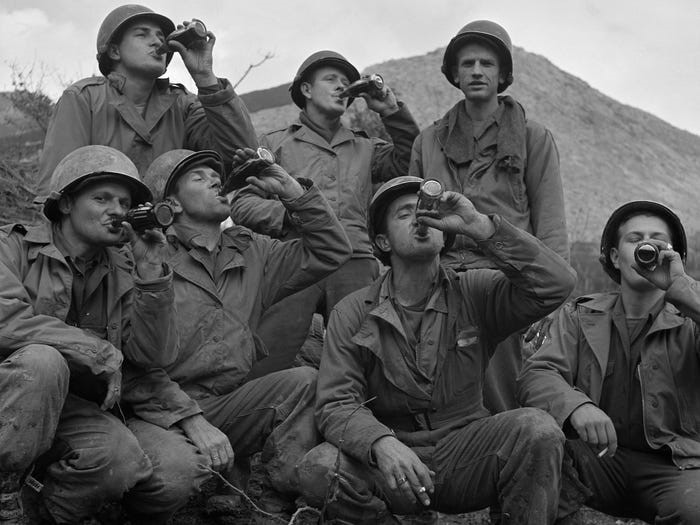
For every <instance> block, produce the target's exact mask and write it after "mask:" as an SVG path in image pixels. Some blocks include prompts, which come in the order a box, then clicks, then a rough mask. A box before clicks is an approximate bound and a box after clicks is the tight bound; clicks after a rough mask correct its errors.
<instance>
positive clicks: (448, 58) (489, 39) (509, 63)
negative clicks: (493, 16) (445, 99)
mask: <svg viewBox="0 0 700 525" xmlns="http://www.w3.org/2000/svg"><path fill="white" fill-rule="evenodd" d="M470 40H471V41H474V40H476V41H479V40H481V41H482V42H486V43H487V44H488V45H489V46H490V47H493V48H495V49H496V52H497V53H498V56H499V58H500V60H499V62H500V63H499V67H500V68H501V73H503V75H504V77H505V82H499V84H498V92H499V93H501V92H502V91H505V89H506V88H507V87H508V86H510V85H511V84H512V83H513V45H512V44H511V41H510V36H509V35H508V32H507V31H506V30H505V29H504V28H503V27H501V26H500V25H498V24H497V23H495V22H491V21H490V20H475V21H474V22H470V23H468V24H467V25H466V26H464V27H463V28H462V29H460V30H459V32H458V33H457V34H456V35H455V37H454V38H453V39H452V40H450V43H449V44H447V48H446V49H445V55H444V56H443V57H442V68H441V70H442V74H443V75H445V77H446V78H447V81H448V82H449V83H450V84H452V85H453V86H455V87H457V88H458V87H459V84H458V83H457V82H455V80H454V75H453V73H452V69H453V68H454V66H455V61H456V60H457V52H458V51H459V50H460V49H461V48H462V47H463V46H464V44H466V43H467V42H468V41H470Z"/></svg>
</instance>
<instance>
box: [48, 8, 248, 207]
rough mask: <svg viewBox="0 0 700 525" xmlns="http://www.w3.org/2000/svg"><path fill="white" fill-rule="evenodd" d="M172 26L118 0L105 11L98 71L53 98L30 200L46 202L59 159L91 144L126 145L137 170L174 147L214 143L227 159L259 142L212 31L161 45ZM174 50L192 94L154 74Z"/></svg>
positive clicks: (209, 146) (121, 147)
mask: <svg viewBox="0 0 700 525" xmlns="http://www.w3.org/2000/svg"><path fill="white" fill-rule="evenodd" d="M185 24H187V22H185ZM173 30H175V25H174V24H173V23H172V21H171V20H170V19H168V18H167V17H165V16H163V15H160V14H157V13H154V12H153V11H152V10H151V9H149V8H148V7H144V6H141V5H136V4H127V5H122V6H119V7H117V8H116V9H114V10H112V11H111V12H110V13H109V14H108V15H107V16H106V17H105V19H104V21H103V22H102V25H101V26H100V29H99V31H98V33H97V62H98V64H99V68H100V72H101V73H102V75H103V76H96V77H90V78H84V79H82V80H79V81H78V82H76V83H74V84H73V85H71V86H69V87H68V88H67V89H66V90H65V91H64V92H63V95H62V96H61V98H60V99H59V101H58V103H57V104H56V108H55V110H54V113H53V115H52V117H51V121H50V123H49V128H48V130H47V133H46V139H45V141H44V149H43V151H42V155H41V163H40V166H39V175H38V188H37V199H36V200H35V202H43V199H44V198H45V196H46V194H47V193H48V192H49V191H50V188H49V185H50V181H51V173H52V172H53V169H54V168H55V167H56V164H58V162H59V161H60V160H61V159H62V158H63V157H64V156H65V155H67V154H68V153H70V152H71V151H73V150H74V149H76V148H79V147H81V146H86V145H88V144H102V145H105V146H111V147H113V148H116V149H118V150H119V151H121V152H123V153H125V154H126V156H127V157H129V158H130V159H131V160H132V161H133V162H134V164H135V165H136V167H137V168H138V170H139V172H140V173H141V174H142V175H143V173H145V171H146V169H147V168H148V166H149V165H150V164H151V162H152V161H153V159H155V158H156V157H157V156H159V155H160V154H162V153H165V152H166V151H170V150H172V149H175V148H189V149H193V150H199V149H214V150H217V151H218V152H219V153H221V154H222V155H224V157H225V158H226V160H227V161H228V162H231V160H232V158H233V153H234V151H235V150H236V148H241V147H245V146H254V145H255V144H257V139H256V137H255V130H254V129H253V126H252V124H251V122H250V118H249V116H248V111H247V110H246V108H245V105H244V104H243V101H242V100H241V99H240V98H238V96H237V95H236V93H235V92H234V90H233V87H231V83H230V82H229V81H228V80H226V79H224V78H217V77H216V76H215V75H214V71H213V60H212V49H213V47H214V42H215V41H216V38H215V37H214V35H213V33H211V32H207V34H206V39H205V40H204V41H199V42H197V43H196V44H194V45H191V46H190V47H185V46H183V45H182V44H181V43H179V42H177V41H174V40H169V41H168V44H167V45H168V47H167V52H161V50H160V48H161V47H162V46H163V44H164V42H165V39H166V37H167V36H168V35H169V34H170V33H172V31H173ZM163 49H165V48H163ZM174 52H177V53H179V54H180V56H181V57H182V61H183V63H184V65H185V67H186V68H187V71H188V72H189V74H190V75H191V77H192V80H193V81H194V83H195V85H196V86H197V90H198V92H197V95H196V96H195V95H193V94H191V93H189V92H188V91H187V90H186V89H185V88H184V87H183V86H182V85H181V84H171V83H170V82H169V81H168V79H166V78H162V79H161V78H159V77H160V76H161V75H163V74H164V73H165V70H166V68H167V66H168V64H169V63H170V60H171V59H172V58H173V53H174Z"/></svg>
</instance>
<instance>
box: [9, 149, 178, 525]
mask: <svg viewBox="0 0 700 525" xmlns="http://www.w3.org/2000/svg"><path fill="white" fill-rule="evenodd" d="M150 196H151V192H150V191H149V190H148V188H147V187H146V186H145V185H144V184H143V183H142V182H141V181H140V180H139V175H138V172H137V171H136V167H135V166H134V164H133V163H132V162H131V161H130V160H129V159H128V158H127V157H126V156H125V155H124V154H122V153H120V152H118V151H116V150H114V149H112V148H108V147H106V146H86V147H83V148H79V149H77V150H75V151H73V152H72V153H70V154H69V155H67V156H66V158H65V159H63V160H62V161H61V162H60V163H59V164H58V166H57V167H56V170H55V171H54V177H53V182H52V192H51V195H50V197H49V199H48V200H47V201H46V202H45V204H44V214H45V215H46V217H48V218H49V220H50V221H51V222H50V223H44V224H41V225H39V226H33V227H27V228H25V227H23V226H21V225H18V224H15V225H10V226H6V227H4V228H2V229H0V523H3V524H21V523H26V521H24V520H25V519H26V518H27V517H26V516H24V513H23V510H22V502H21V500H20V488H21V484H22V483H23V481H24V479H25V477H26V476H27V475H28V474H29V473H30V471H31V470H32V466H33V465H35V466H36V468H35V469H34V471H33V472H32V475H33V477H36V478H39V479H40V480H41V481H42V482H43V488H41V485H40V484H38V483H36V482H34V483H33V488H35V489H40V494H39V496H40V497H41V504H42V506H45V509H46V510H47V511H48V513H49V514H50V516H51V518H52V519H53V520H54V521H55V522H57V523H78V522H80V521H81V520H82V519H85V518H89V517H90V516H91V515H93V514H94V513H96V512H97V511H98V510H99V509H100V507H102V506H103V505H104V504H105V503H107V502H109V501H117V500H119V499H121V498H122V495H123V494H124V493H125V492H126V491H128V490H129V489H132V488H133V487H135V486H136V485H137V484H139V487H140V486H141V485H143V484H144V483H147V481H148V479H149V478H150V475H151V463H150V461H149V459H148V458H147V457H146V455H145V454H144V453H143V451H142V449H141V448H140V447H139V445H138V443H137V441H136V438H135V437H134V436H133V435H132V433H131V432H130V431H129V430H128V429H127V427H126V426H125V425H124V424H123V422H122V421H120V419H119V418H118V417H115V416H114V415H113V414H112V413H110V411H109V409H110V408H112V407H113V406H114V405H115V403H118V400H119V397H120V392H121V380H122V374H121V364H122V359H123V358H125V359H126V360H128V361H131V362H133V363H135V364H138V365H140V366H143V367H151V366H166V365H167V364H169V363H171V362H172V361H173V360H174V358H175V357H176V353H175V352H176V350H177V341H176V340H175V329H174V316H173V312H172V309H173V294H172V284H171V283H172V274H171V273H170V272H169V271H168V272H167V274H166V273H165V271H164V269H165V268H166V267H165V266H164V265H163V263H162V259H163V258H162V252H163V248H164V245H165V238H164V237H163V235H162V234H161V233H156V232H154V231H149V232H147V233H145V234H143V235H137V234H135V233H134V231H133V229H131V228H130V227H129V226H128V224H127V225H125V226H122V225H121V224H120V221H119V218H120V217H122V216H123V215H124V214H125V213H126V211H127V210H128V209H129V208H130V207H132V206H134V205H137V204H141V203H143V202H145V201H147V200H150ZM125 230H126V233H127V234H128V238H129V240H130V243H131V250H129V249H127V248H120V247H119V245H120V244H121V243H123V240H124V238H123V235H124V232H125ZM122 352H123V357H122ZM115 414H118V415H121V410H117V411H115ZM122 417H123V416H122ZM37 471H40V472H37ZM31 479H32V478H30V480H31ZM139 487H136V488H134V489H133V493H134V494H136V493H138V491H139V490H140V488H139ZM28 490H30V489H28V488H25V489H24V490H23V494H22V495H23V497H24V496H27V491H28ZM129 497H130V496H127V500H128V499H129ZM145 499H146V500H148V496H146V498H145ZM34 500H36V498H34ZM27 510H32V509H27ZM33 510H36V509H33Z"/></svg>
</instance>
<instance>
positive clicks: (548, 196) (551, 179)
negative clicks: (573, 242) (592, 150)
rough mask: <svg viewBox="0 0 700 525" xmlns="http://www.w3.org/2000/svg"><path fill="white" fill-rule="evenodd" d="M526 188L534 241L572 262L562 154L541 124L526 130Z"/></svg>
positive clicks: (529, 126)
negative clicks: (562, 172) (560, 171)
mask: <svg viewBox="0 0 700 525" xmlns="http://www.w3.org/2000/svg"><path fill="white" fill-rule="evenodd" d="M527 156H528V158H527V167H526V168H525V187H526V189H527V198H528V202H529V203H530V222H531V224H532V231H533V232H534V234H535V237H537V238H538V239H540V240H541V241H542V242H544V243H545V244H546V245H547V246H549V247H550V248H551V249H552V250H554V251H555V252H556V253H558V254H559V255H560V256H561V257H562V258H563V259H564V260H565V261H568V260H569V240H568V236H567V235H568V234H567V231H566V212H565V205H564V190H563V187H562V181H561V175H560V173H559V152H558V151H557V146H556V143H555V142H554V137H553V136H552V134H551V133H550V131H549V130H548V129H545V128H544V127H542V126H540V125H539V124H532V125H528V128H527Z"/></svg>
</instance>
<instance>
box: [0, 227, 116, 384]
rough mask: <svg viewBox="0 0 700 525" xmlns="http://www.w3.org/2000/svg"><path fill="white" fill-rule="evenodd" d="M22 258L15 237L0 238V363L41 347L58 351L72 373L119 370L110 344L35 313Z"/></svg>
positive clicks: (113, 348) (48, 316) (96, 372)
mask: <svg viewBox="0 0 700 525" xmlns="http://www.w3.org/2000/svg"><path fill="white" fill-rule="evenodd" d="M21 254H22V246H21V241H19V240H18V236H16V235H10V236H9V237H4V238H0V359H6V358H7V357H8V356H9V355H10V354H12V353H13V352H14V351H16V350H19V349H20V348H22V347H24V346H27V345H29V344H41V345H48V346H52V347H53V348H55V349H56V350H58V351H59V352H60V353H61V354H62V355H63V357H64V358H65V359H66V362H67V363H68V365H69V367H70V368H71V369H73V370H75V369H76V368H87V369H89V370H90V372H91V373H92V374H94V375H99V374H101V373H103V372H114V371H115V370H117V369H119V367H120V366H121V364H122V353H121V351H120V350H119V349H117V348H116V347H115V346H113V345H112V344H111V343H110V342H109V341H107V340H105V339H101V338H99V337H96V336H94V335H91V334H90V333H89V332H87V331H85V330H82V329H80V328H77V327H75V326H71V325H68V324H66V323H65V322H63V321H62V320H61V319H58V318H57V317H52V316H50V315H45V314H36V313H35V311H34V306H33V303H32V300H31V298H30V297H29V294H28V293H27V290H26V288H25V287H24V284H23V282H22V279H23V275H24V274H25V272H26V271H27V261H26V258H23V257H22V255H21ZM55 284H58V285H60V283H55Z"/></svg>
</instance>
